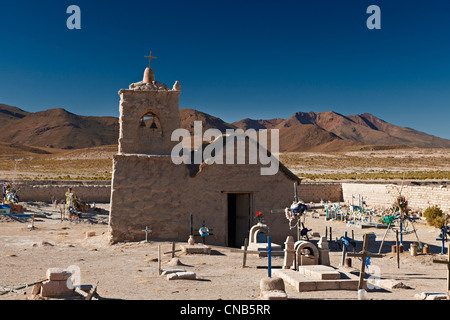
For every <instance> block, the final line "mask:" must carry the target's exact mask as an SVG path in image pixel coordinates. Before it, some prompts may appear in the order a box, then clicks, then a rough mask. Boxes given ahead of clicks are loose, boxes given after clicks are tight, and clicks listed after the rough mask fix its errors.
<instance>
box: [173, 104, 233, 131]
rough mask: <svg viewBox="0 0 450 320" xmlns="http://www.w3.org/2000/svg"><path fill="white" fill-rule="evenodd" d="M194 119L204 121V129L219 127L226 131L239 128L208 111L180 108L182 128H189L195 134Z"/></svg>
mask: <svg viewBox="0 0 450 320" xmlns="http://www.w3.org/2000/svg"><path fill="white" fill-rule="evenodd" d="M194 121H201V122H202V128H203V131H205V130H208V129H219V130H220V131H221V132H223V133H225V131H226V130H227V129H237V127H236V126H235V125H233V124H229V123H226V122H224V121H223V120H222V119H220V118H217V117H214V116H211V115H209V114H207V113H204V112H201V111H197V110H194V109H180V122H181V128H184V129H187V130H189V132H190V133H191V134H193V133H194Z"/></svg>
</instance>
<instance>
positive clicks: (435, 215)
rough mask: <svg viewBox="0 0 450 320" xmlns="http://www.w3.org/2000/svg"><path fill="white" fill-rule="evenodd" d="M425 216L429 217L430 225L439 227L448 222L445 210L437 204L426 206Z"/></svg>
mask: <svg viewBox="0 0 450 320" xmlns="http://www.w3.org/2000/svg"><path fill="white" fill-rule="evenodd" d="M423 216H424V217H425V218H426V219H427V223H428V224H429V225H431V226H434V227H437V228H440V227H441V226H443V225H445V224H446V222H447V221H446V218H445V216H444V212H443V211H442V210H441V209H440V208H439V207H438V206H437V205H434V206H431V207H428V208H426V209H425V211H424V212H423Z"/></svg>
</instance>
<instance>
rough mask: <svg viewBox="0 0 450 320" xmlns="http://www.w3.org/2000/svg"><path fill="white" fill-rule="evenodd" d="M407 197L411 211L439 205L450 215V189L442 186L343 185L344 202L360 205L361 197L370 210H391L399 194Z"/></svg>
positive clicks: (398, 184)
mask: <svg viewBox="0 0 450 320" xmlns="http://www.w3.org/2000/svg"><path fill="white" fill-rule="evenodd" d="M400 191H401V194H402V195H403V196H405V197H406V199H407V201H408V207H409V208H410V209H411V210H415V211H423V210H425V209H426V208H428V207H429V206H433V205H438V206H439V207H440V208H441V209H442V210H443V211H444V212H445V213H450V188H449V187H448V186H447V185H442V184H438V183H436V184H426V183H423V184H419V185H411V184H407V185H403V187H402V185H401V183H397V184H386V183H380V184H378V183H342V195H343V200H344V202H348V203H352V196H354V197H355V198H354V199H355V200H354V203H355V205H358V204H359V201H358V199H359V196H360V195H361V196H362V197H363V198H364V201H365V202H366V205H367V207H369V208H375V209H376V208H378V209H387V208H391V207H392V206H393V204H394V202H395V199H396V198H397V196H398V195H399V192H400Z"/></svg>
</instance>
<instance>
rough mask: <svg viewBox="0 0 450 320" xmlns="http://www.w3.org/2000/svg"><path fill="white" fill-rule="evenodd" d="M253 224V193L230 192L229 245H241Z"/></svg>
mask: <svg viewBox="0 0 450 320" xmlns="http://www.w3.org/2000/svg"><path fill="white" fill-rule="evenodd" d="M250 226H251V194H250V193H229V194H228V246H230V247H240V246H243V245H244V240H245V238H247V237H248V233H249V230H250Z"/></svg>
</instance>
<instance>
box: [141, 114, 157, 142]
mask: <svg viewBox="0 0 450 320" xmlns="http://www.w3.org/2000/svg"><path fill="white" fill-rule="evenodd" d="M139 136H140V137H141V138H160V137H161V136H162V127H161V121H160V120H159V118H158V116H157V115H156V114H154V113H153V112H147V113H146V114H144V115H143V116H142V117H141V119H140V120H139Z"/></svg>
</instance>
